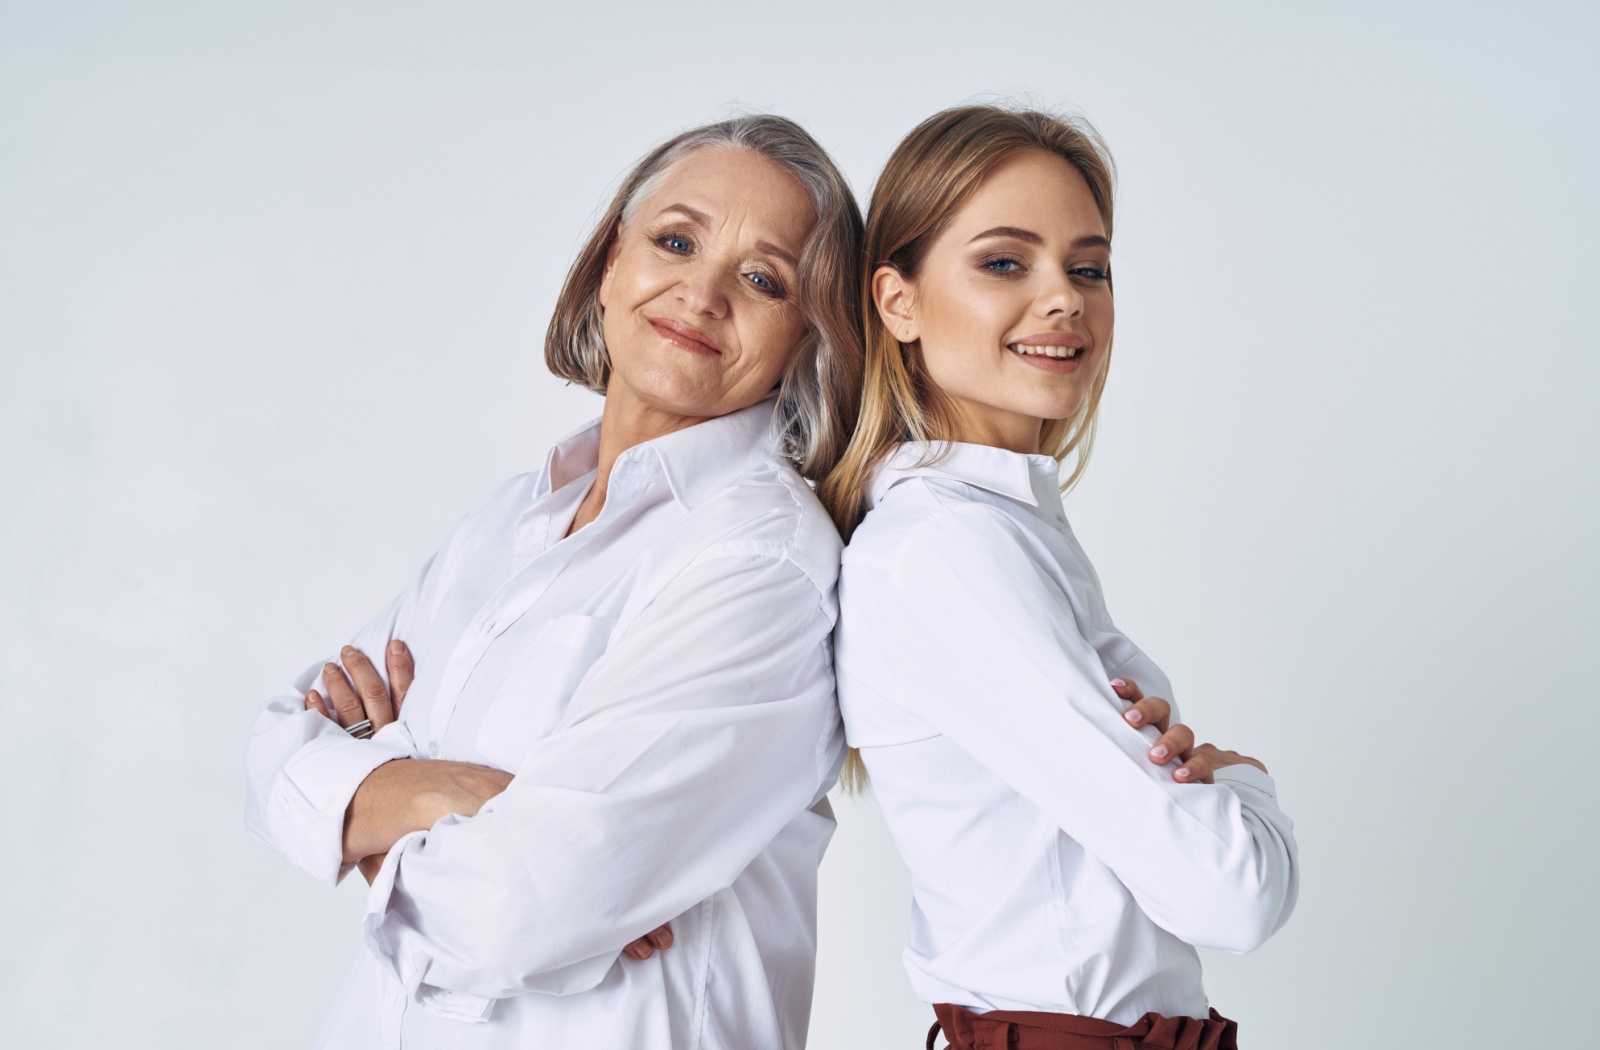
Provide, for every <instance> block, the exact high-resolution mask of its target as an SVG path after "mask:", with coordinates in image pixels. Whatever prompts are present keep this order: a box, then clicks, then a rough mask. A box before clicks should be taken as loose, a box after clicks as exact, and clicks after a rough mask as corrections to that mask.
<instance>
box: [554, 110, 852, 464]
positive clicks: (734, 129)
mask: <svg viewBox="0 0 1600 1050" xmlns="http://www.w3.org/2000/svg"><path fill="white" fill-rule="evenodd" d="M708 148H719V149H747V150H751V151H752V152H754V153H757V154H759V155H760V156H762V157H765V158H767V159H768V160H770V161H772V162H773V163H774V164H776V165H778V166H779V167H780V168H782V169H783V170H784V171H786V172H788V173H789V174H790V175H792V176H793V177H794V178H795V180H796V181H797V182H799V183H800V185H801V186H803V187H804V188H805V191H806V193H807V195H808V196H809V197H810V198H811V204H812V207H813V209H814V211H815V213H816V216H817V220H816V225H815V226H813V227H812V229H811V233H810V234H809V235H808V236H807V237H806V243H805V247H804V248H803V249H802V250H801V253H800V265H799V271H800V281H799V284H800V287H799V306H800V310H801V312H802V314H803V315H804V316H805V319H806V334H805V336H804V337H803V338H802V339H801V342H800V346H799V347H798V348H797V349H796V352H795V355H794V360H793V361H791V362H790V365H789V368H788V370H787V371H786V372H785V373H784V376H783V379H782V381H781V382H780V383H779V384H778V416H779V421H780V422H779V425H780V427H781V433H782V447H781V451H782V453H783V454H784V455H785V456H786V457H788V458H789V459H790V460H791V461H793V463H794V464H795V467H796V468H797V469H798V470H799V471H800V473H801V474H803V475H805V476H806V477H808V478H813V479H815V478H819V477H821V476H822V475H823V474H825V473H827V471H828V470H829V469H830V468H831V467H832V466H833V464H834V463H835V462H837V461H838V458H839V456H840V455H841V454H842V453H843V451H844V447H845V444H846V443H847V442H848V440H849V438H850V430H851V428H852V427H853V426H854V424H855V414H856V408H857V402H858V400H859V394H860V388H861V366H862V358H863V354H862V349H861V298H860V275H861V238H862V224H861V211H860V209H859V208H858V207H857V206H856V201H855V196H854V195H853V194H852V193H851V192H850V186H849V184H848V183H846V182H845V180H844V176H843V175H841V174H840V173H839V169H838V167H837V166H836V165H835V164H834V163H833V160H832V158H830V157H829V156H828V154H827V153H826V152H825V151H824V150H823V149H822V147H821V146H820V145H818V144H817V141H816V140H815V139H813V138H812V137H811V136H810V135H809V134H808V133H807V132H806V130H805V129H804V128H802V127H800V125H798V124H796V123H795V122H794V121H792V120H789V119H787V118H785V117H778V116H772V115H770V114H753V115H750V116H743V117H734V118H733V119H731V120H724V121H720V122H718V123H716V124H707V125H704V126H702V127H698V128H691V129H690V130H688V131H685V132H683V133H682V134H679V135H676V136H674V137H673V138H671V139H668V140H667V141H666V142H663V143H662V144H661V145H659V146H657V147H656V148H655V149H653V150H651V151H650V152H649V153H648V154H646V155H645V157H644V158H643V159H642V160H640V161H639V163H638V164H636V165H634V167H633V170H632V171H630V172H629V173H628V175H627V177H626V178H625V179H623V180H622V186H621V187H620V188H619V189H618V190H617V194H616V197H615V198H614V199H613V200H612V201H611V205H610V207H608V208H607V209H606V211H605V214H604V215H602V216H601V218H600V220H599V221H598V222H597V223H596V224H595V228H594V231H593V232H592V233H591V234H590V235H589V239H588V242H587V243H586V244H585V245H584V247H583V249H582V251H580V252H579V253H578V258H577V259H576V260H575V261H574V262H573V264H572V269H571V270H570V271H569V272H568V274H567V280H566V284H565V285H564V286H563V287H562V289H561V296H560V298H558V299H557V300H556V308H555V314H554V316H553V317H551V319H550V328H549V330H548V331H547V332H546V334H545V344H544V355H545V363H546V364H547V365H548V366H549V368H550V371H551V372H553V373H555V374H556V375H557V376H560V377H561V378H563V379H567V380H570V381H572V382H574V383H578V384H580V385H581V386H584V387H587V388H588V389H590V390H593V391H594V392H596V393H599V394H603V393H605V390H606V384H607V382H608V381H609V380H610V377H611V359H610V355H609V354H608V353H607V352H606V345H605V335H604V329H603V311H602V310H601V308H600V298H599V292H600V281H601V278H602V276H603V275H604V273H605V261H606V252H607V250H608V249H609V248H610V246H611V242H612V240H613V239H614V238H615V237H616V235H617V232H618V231H619V229H620V228H621V227H622V226H624V225H626V224H627V223H628V222H629V221H630V220H631V219H632V217H633V213H634V211H635V210H636V209H637V208H638V206H639V203H640V202H641V201H643V200H645V199H646V198H648V197H649V196H650V194H651V193H652V192H654V191H655V190H656V189H657V188H658V187H659V186H660V185H661V182H662V180H663V179H665V178H666V176H667V173H668V172H669V171H670V170H671V168H672V167H673V165H675V164H676V163H678V161H680V160H682V159H683V158H684V157H686V156H687V155H689V154H690V153H693V152H694V151H695V150H700V149H708Z"/></svg>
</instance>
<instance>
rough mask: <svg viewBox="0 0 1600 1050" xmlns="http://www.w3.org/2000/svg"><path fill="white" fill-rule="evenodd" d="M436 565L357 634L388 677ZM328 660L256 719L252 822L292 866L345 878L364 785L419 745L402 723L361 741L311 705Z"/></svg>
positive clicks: (257, 834)
mask: <svg viewBox="0 0 1600 1050" xmlns="http://www.w3.org/2000/svg"><path fill="white" fill-rule="evenodd" d="M431 565H432V559H430V560H429V563H428V564H427V565H424V566H423V567H422V571H421V572H419V573H418V574H417V577H416V580H415V581H414V582H413V583H412V585H411V586H410V587H409V588H407V590H406V591H405V592H404V593H403V594H401V595H400V596H399V597H397V598H395V600H394V601H392V602H390V603H389V606H388V607H387V608H386V609H384V610H383V612H381V613H379V614H378V615H377V616H376V617H375V618H374V619H373V620H372V621H371V622H370V623H368V624H367V625H366V626H365V627H363V628H362V629H361V630H360V631H358V632H356V634H355V636H354V637H353V638H351V639H350V642H349V644H350V645H352V646H354V647H355V648H357V649H359V650H361V651H362V652H364V653H366V654H367V655H368V657H369V658H371V660H372V663H373V666H374V667H376V668H377V669H378V672H379V673H380V674H382V675H385V677H387V671H386V670H385V669H384V660H383V651H384V647H385V646H387V645H388V644H389V641H390V639H392V638H395V637H399V636H401V635H402V634H403V633H404V625H405V623H406V621H407V620H408V619H409V618H410V616H411V614H412V612H413V610H414V609H415V608H416V607H417V604H418V601H419V598H420V595H421V594H422V592H423V589H424V587H425V585H426V582H427V580H428V574H429V569H430V567H431ZM330 659H337V658H336V657H330ZM327 662H328V661H327V660H319V661H318V662H317V663H315V664H313V665H311V666H310V667H308V668H306V670H304V671H303V672H301V674H300V676H299V677H297V678H296V679H295V680H294V682H293V683H292V684H291V685H290V687H289V689H288V690H287V691H286V692H283V693H280V694H279V695H277V696H274V697H272V698H271V699H269V700H268V701H267V702H266V703H265V704H264V705H263V707H262V709H261V713H260V714H259V715H258V716H257V717H256V722H255V725H254V727H253V728H252V729H251V730H250V742H249V746H248V748H247V751H246V756H245V770H246V790H245V827H246V829H247V830H248V831H249V832H250V834H251V835H252V836H253V837H254V838H256V839H258V840H259V841H261V842H263V843H265V844H266V845H268V846H270V847H272V848H273V849H275V850H277V851H278V852H279V853H281V854H283V856H284V857H286V858H287V859H288V860H289V862H290V863H291V864H294V865H295V866H296V867H299V868H302V869H304V870H305V871H307V872H309V873H310V874H311V875H312V876H313V877H315V878H318V879H321V880H322V881H324V882H329V883H337V882H339V881H341V880H342V879H343V878H344V877H345V876H346V875H347V874H349V872H350V871H351V869H352V868H354V867H355V865H353V864H346V863H344V847H343V836H344V813H345V810H346V809H347V808H348V807H349V805H350V799H351V797H352V796H354V795H355V791H356V788H358V787H359V786H360V785H361V782H362V781H363V780H365V779H366V777H367V774H369V773H371V772H372V771H373V770H374V769H376V768H377V767H378V766H380V765H382V764H383V763H385V762H388V761H390V760H391V759H396V758H408V757H411V755H412V750H413V749H412V747H411V745H410V742H409V740H407V739H406V737H405V735H404V730H403V727H402V726H401V725H400V724H399V723H394V724H392V725H390V726H385V727H384V729H383V730H382V731H381V732H379V733H378V734H377V735H375V736H373V737H372V738H370V739H367V740H357V739H355V738H353V737H351V736H350V734H348V733H346V732H345V731H344V730H343V729H342V728H340V727H339V726H338V725H337V724H336V723H335V722H333V721H332V720H330V719H328V718H325V717H323V716H322V715H321V714H318V713H316V712H314V711H307V710H305V694H306V690H308V689H312V688H316V689H318V690H321V689H322V685H321V681H320V675H321V672H322V667H323V665H324V664H325V663H327Z"/></svg>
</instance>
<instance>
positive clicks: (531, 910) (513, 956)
mask: <svg viewBox="0 0 1600 1050" xmlns="http://www.w3.org/2000/svg"><path fill="white" fill-rule="evenodd" d="M476 901H477V906H476V907H475V908H474V911H475V912H476V914H475V915H473V916H471V918H470V919H468V920H467V921H465V922H463V923H461V928H462V929H463V930H472V931H473V936H471V937H467V938H462V939H460V940H459V941H458V942H457V943H456V944H454V945H453V946H452V948H453V951H451V952H450V953H449V954H450V955H451V956H453V960H454V963H455V966H454V967H452V968H459V969H461V970H462V971H464V972H465V973H468V974H472V975H473V979H472V980H471V982H470V983H472V984H474V985H479V986H480V987H483V988H484V990H486V991H487V992H488V993H489V994H491V995H492V996H494V997H496V998H500V997H505V996H511V995H522V994H527V993H530V992H537V993H541V994H544V995H573V994H576V993H578V992H586V991H589V990H590V989H592V988H594V987H595V986H596V985H598V984H599V983H600V982H601V981H602V980H604V979H605V975H606V973H607V972H608V971H609V970H610V969H611V966H612V964H613V963H614V962H615V961H616V958H617V955H618V954H619V953H618V952H617V951H610V952H606V951H604V950H601V949H600V948H598V946H596V945H594V944H589V943H584V942H583V940H582V939H581V938H579V937H576V936H574V934H575V932H576V930H575V929H574V928H573V927H572V924H571V923H562V922H561V921H560V917H559V915H555V914H552V913H551V912H550V911H548V910H547V909H544V908H541V907H539V906H538V905H537V899H536V898H535V896H534V895H532V894H529V893H527V892H526V888H525V887H524V891H523V892H520V893H519V892H515V887H514V886H512V885H509V884H508V885H505V886H502V887H495V888H493V889H490V890H488V891H487V892H484V893H481V894H479V895H478V896H477V898H476ZM464 918H465V917H464ZM452 983H453V982H452Z"/></svg>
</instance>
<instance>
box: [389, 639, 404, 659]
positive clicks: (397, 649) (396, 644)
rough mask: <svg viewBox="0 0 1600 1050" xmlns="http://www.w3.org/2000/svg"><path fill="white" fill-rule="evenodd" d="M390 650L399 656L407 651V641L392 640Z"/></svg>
mask: <svg viewBox="0 0 1600 1050" xmlns="http://www.w3.org/2000/svg"><path fill="white" fill-rule="evenodd" d="M389 651H390V652H391V653H393V654H395V655H396V656H399V655H400V654H401V653H403V652H405V651H406V643H405V642H402V641H393V642H390V643H389Z"/></svg>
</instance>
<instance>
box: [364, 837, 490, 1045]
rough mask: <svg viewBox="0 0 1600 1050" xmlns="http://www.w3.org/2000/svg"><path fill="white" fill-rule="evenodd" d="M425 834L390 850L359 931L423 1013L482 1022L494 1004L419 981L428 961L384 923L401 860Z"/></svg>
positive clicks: (370, 893) (486, 998) (369, 895)
mask: <svg viewBox="0 0 1600 1050" xmlns="http://www.w3.org/2000/svg"><path fill="white" fill-rule="evenodd" d="M440 819H441V821H444V822H454V821H459V820H460V819H461V818H460V817H458V816H456V815H455V814H453V813H452V814H446V815H445V816H444V817H442V818H440ZM427 834H428V833H427V832H425V831H413V832H411V833H410V834H407V835H402V836H401V837H400V840H399V841H398V842H396V843H395V844H394V845H393V846H392V847H390V849H389V852H388V854H387V855H386V856H385V857H384V858H383V865H382V866H381V867H380V868H379V869H378V874H377V877H375V878H374V879H373V880H372V889H371V890H369V891H368V892H367V914H366V916H365V917H364V918H363V919H362V921H361V931H362V934H363V936H364V938H365V940H366V942H367V949H368V950H369V951H370V952H372V954H373V955H374V956H376V957H377V959H378V961H379V962H380V963H381V964H383V966H384V967H385V968H386V969H388V970H389V972H390V973H392V974H393V975H394V976H395V977H396V978H397V979H398V980H399V981H400V984H401V985H402V986H403V987H404V988H405V990H406V993H407V994H408V995H409V996H410V997H411V1000H412V1001H413V1002H415V1003H416V1004H417V1005H418V1006H421V1007H422V1008H423V1009H425V1010H428V1011H429V1012H431V1013H435V1014H438V1015H439V1016H440V1017H446V1018H449V1019H450V1020H452V1021H466V1022H469V1023H470V1022H482V1021H487V1020H488V1019H489V1013H490V1011H491V1010H493V1009H494V1002H495V1001H494V1000H493V999H491V998H490V997H489V996H486V995H478V994H476V993H473V992H465V991H461V990H458V989H455V988H439V987H435V986H434V985H431V984H428V983H426V982H425V981H424V980H423V979H422V978H423V976H424V975H425V974H426V972H427V958H426V956H424V955H422V954H421V953H418V952H415V951H408V950H407V944H406V943H405V942H406V941H407V940H408V938H406V937H405V936H404V934H403V932H402V931H400V930H392V929H390V928H388V927H387V924H386V922H385V920H386V919H388V918H389V914H390V911H391V909H392V908H393V907H394V905H395V899H394V898H395V892H396V891H395V885H394V884H395V879H396V877H397V876H398V875H399V874H400V858H401V857H403V856H404V855H405V854H406V852H407V851H408V850H411V849H420V848H421V847H422V844H423V843H424V842H426V841H427Z"/></svg>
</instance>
